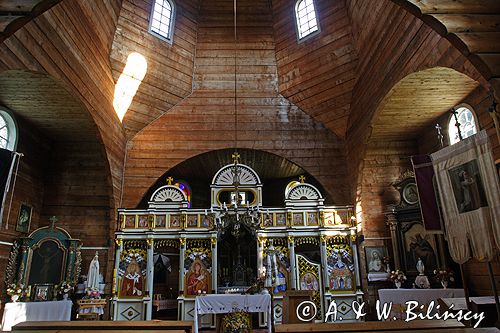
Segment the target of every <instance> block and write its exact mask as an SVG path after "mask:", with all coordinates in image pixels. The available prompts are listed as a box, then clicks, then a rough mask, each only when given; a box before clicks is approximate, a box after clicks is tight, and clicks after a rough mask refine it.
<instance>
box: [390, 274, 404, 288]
mask: <svg viewBox="0 0 500 333" xmlns="http://www.w3.org/2000/svg"><path fill="white" fill-rule="evenodd" d="M389 280H391V281H392V282H394V284H395V285H396V288H398V289H399V288H401V285H402V284H403V283H404V282H405V281H406V275H405V273H403V271H401V270H399V269H396V270H395V271H391V274H390V275H389Z"/></svg>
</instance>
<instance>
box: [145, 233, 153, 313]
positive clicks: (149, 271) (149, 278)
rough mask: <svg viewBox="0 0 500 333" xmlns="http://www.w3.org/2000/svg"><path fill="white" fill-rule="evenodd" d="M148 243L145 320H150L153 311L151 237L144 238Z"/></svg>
mask: <svg viewBox="0 0 500 333" xmlns="http://www.w3.org/2000/svg"><path fill="white" fill-rule="evenodd" d="M146 242H147V244H148V262H147V291H148V295H149V300H148V301H147V311H146V320H151V316H152V313H153V292H154V290H153V282H154V274H155V267H154V240H153V239H152V238H148V239H147V240H146Z"/></svg>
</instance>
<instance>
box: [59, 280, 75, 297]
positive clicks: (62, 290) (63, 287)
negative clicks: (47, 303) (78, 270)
mask: <svg viewBox="0 0 500 333" xmlns="http://www.w3.org/2000/svg"><path fill="white" fill-rule="evenodd" d="M71 290H73V286H72V285H71V284H70V283H69V282H68V281H64V282H62V283H61V284H60V285H58V286H56V291H57V293H58V294H59V295H62V298H63V300H67V299H68V297H69V293H70V292H71Z"/></svg>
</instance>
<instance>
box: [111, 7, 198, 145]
mask: <svg viewBox="0 0 500 333" xmlns="http://www.w3.org/2000/svg"><path fill="white" fill-rule="evenodd" d="M198 2H199V0H188V1H176V2H175V4H176V7H175V9H176V17H175V30H174V36H173V44H172V45H170V44H169V43H168V42H166V41H165V40H163V39H160V38H158V37H156V36H154V35H152V34H151V33H149V32H148V27H149V25H148V24H149V17H150V13H151V10H152V9H151V8H152V5H153V1H152V0H134V1H131V0H124V1H123V5H122V9H121V11H120V16H119V18H118V24H117V27H116V33H115V36H114V39H113V46H112V49H111V54H110V59H111V66H112V71H113V79H114V80H115V82H116V81H117V80H118V78H119V76H120V74H121V73H122V71H123V68H124V67H125V64H126V61H127V57H128V55H129V54H130V53H132V52H137V53H139V54H142V55H143V56H144V57H145V58H146V59H147V64H148V69H147V72H146V76H145V77H144V80H143V81H142V83H141V85H140V86H139V90H138V92H137V95H136V97H135V98H134V100H133V102H132V104H131V106H130V108H129V110H128V111H127V113H126V115H125V117H124V119H123V126H124V128H125V131H126V136H127V139H131V138H132V137H133V136H134V135H135V134H136V133H137V132H138V131H140V130H141V129H142V128H144V127H145V126H147V125H148V124H149V123H151V122H152V121H153V120H154V119H156V118H158V117H160V116H161V115H163V114H164V113H165V112H167V111H168V110H169V109H170V108H171V107H173V106H174V105H176V104H177V103H179V102H180V101H181V100H182V99H183V98H185V97H186V96H188V95H189V94H190V93H191V91H192V83H193V82H192V81H193V66H194V63H193V61H194V55H195V46H196V41H197V15H198Z"/></svg>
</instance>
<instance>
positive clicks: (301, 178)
mask: <svg viewBox="0 0 500 333" xmlns="http://www.w3.org/2000/svg"><path fill="white" fill-rule="evenodd" d="M299 181H300V182H301V183H303V182H305V181H306V177H304V175H301V176H300V177H299Z"/></svg>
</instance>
